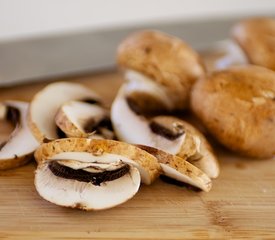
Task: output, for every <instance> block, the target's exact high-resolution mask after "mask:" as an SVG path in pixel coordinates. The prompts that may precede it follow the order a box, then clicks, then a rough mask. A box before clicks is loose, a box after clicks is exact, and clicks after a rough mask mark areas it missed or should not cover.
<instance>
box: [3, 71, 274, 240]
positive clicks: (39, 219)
mask: <svg viewBox="0 0 275 240" xmlns="http://www.w3.org/2000/svg"><path fill="white" fill-rule="evenodd" d="M58 80H64V79H58ZM65 80H66V81H74V82H81V83H83V84H85V85H87V86H88V87H90V88H92V89H94V90H95V91H97V92H98V93H99V94H100V95H102V96H103V98H104V99H105V100H106V102H107V103H109V104H110V103H111V101H112V99H113V98H114V96H115V94H116V91H117V89H118V87H119V86H120V84H121V83H122V80H121V77H120V76H119V75H118V74H116V73H111V72H110V73H104V74H96V75H90V76H83V77H75V78H71V79H65ZM45 85H46V83H38V84H28V85H24V86H20V87H14V88H7V89H0V101H3V100H6V99H17V100H27V101H29V100H30V99H31V98H32V96H33V94H34V93H35V92H37V91H38V90H39V89H41V88H42V87H44V86H45ZM0 124H1V123H0ZM1 128H2V130H3V128H4V125H3V124H2V125H1V127H0V130H1ZM3 135H4V132H3V134H2V135H1V134H0V136H3ZM216 150H217V153H218V157H219V160H220V163H221V167H222V171H221V175H220V177H219V178H218V179H216V180H214V186H213V189H212V190H211V191H210V192H209V193H204V192H194V191H192V190H190V189H187V188H185V187H179V186H174V185H170V184H168V183H165V182H163V181H161V180H157V181H156V182H155V183H153V184H152V185H151V186H144V185H142V186H141V188H140V191H139V192H138V194H137V195H136V196H135V197H134V198H133V199H131V200H130V201H128V202H126V203H125V204H122V205H121V206H118V207H116V208H113V209H109V210H105V211H98V212H83V211H80V210H73V209H67V208H62V207H58V206H55V205H53V204H51V203H48V202H47V201H45V200H43V199H42V198H41V197H39V196H38V194H37V192H36V190H35V188H34V184H33V177H34V171H35V167H36V166H35V163H34V162H32V163H30V164H28V165H26V166H23V167H20V168H17V169H13V170H8V171H1V172H0V219H1V220H0V239H232V238H234V239H241V238H247V239H251V238H252V239H253V238H254V239H274V238H275V201H274V199H275V174H274V171H275V161H274V160H261V161H256V160H250V159H241V158H239V157H237V156H235V155H233V154H231V153H229V152H226V151H224V150H221V149H216Z"/></svg>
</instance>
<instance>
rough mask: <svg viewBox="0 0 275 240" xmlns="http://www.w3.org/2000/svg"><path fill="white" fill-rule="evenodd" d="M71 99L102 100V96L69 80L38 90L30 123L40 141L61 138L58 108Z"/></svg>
mask: <svg viewBox="0 0 275 240" xmlns="http://www.w3.org/2000/svg"><path fill="white" fill-rule="evenodd" d="M71 100H82V101H87V102H100V98H99V97H98V96H97V94H95V93H94V92H93V91H91V90H90V89H88V88H87V87H85V86H83V85H80V84H77V83H69V82H57V83H52V84H49V85H48V86H47V87H45V88H44V89H42V90H41V91H40V92H38V93H37V94H36V95H35V96H34V98H33V99H32V101H31V104H30V110H29V115H28V124H29V126H30V128H31V130H32V132H33V134H34V136H35V137H36V139H37V140H38V141H39V142H41V143H42V142H48V141H51V140H54V139H57V138H59V136H58V128H57V126H56V124H55V115H56V113H57V111H58V109H59V108H60V107H61V106H62V105H63V104H64V103H66V102H68V101H71Z"/></svg>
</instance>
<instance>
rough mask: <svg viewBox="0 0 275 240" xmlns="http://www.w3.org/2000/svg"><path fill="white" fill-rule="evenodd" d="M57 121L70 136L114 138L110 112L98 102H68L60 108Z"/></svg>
mask: <svg viewBox="0 0 275 240" xmlns="http://www.w3.org/2000/svg"><path fill="white" fill-rule="evenodd" d="M55 122H56V125H57V126H58V127H59V128H60V129H61V130H62V131H63V132H64V133H65V134H66V135H67V136H68V137H90V138H107V139H113V138H114V133H113V130H112V124H111V121H110V119H109V114H108V112H107V110H106V109H104V108H103V107H101V106H99V105H97V104H90V103H86V102H80V101H70V102H67V103H65V104H63V105H62V106H61V107H60V109H59V110H58V112H57V115H56V117H55Z"/></svg>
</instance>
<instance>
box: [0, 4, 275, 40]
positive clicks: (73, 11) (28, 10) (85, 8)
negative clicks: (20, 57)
mask: <svg viewBox="0 0 275 240" xmlns="http://www.w3.org/2000/svg"><path fill="white" fill-rule="evenodd" d="M265 13H273V14H274V13H275V1H274V0H135V1H134V0H0V41H6V40H9V39H14V38H18V37H19V38H24V37H32V36H37V35H41V34H42V35H44V34H57V33H60V32H68V31H76V30H85V29H96V28H102V27H113V26H121V25H129V24H130V25H133V24H136V23H142V22H152V21H158V20H161V21H172V20H176V19H194V18H204V17H215V16H234V15H238V16H240V15H251V14H257V15H259V14H265Z"/></svg>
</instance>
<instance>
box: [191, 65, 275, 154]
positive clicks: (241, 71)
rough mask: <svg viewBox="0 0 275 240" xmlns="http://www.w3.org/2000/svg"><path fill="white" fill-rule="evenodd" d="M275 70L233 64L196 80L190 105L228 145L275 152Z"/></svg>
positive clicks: (235, 148)
mask: <svg viewBox="0 0 275 240" xmlns="http://www.w3.org/2000/svg"><path fill="white" fill-rule="evenodd" d="M274 100H275V73H274V71H272V70H269V69H267V68H263V67H259V66H252V65H248V66H242V67H232V68H229V69H227V70H223V71H217V72H214V73H212V74H210V75H209V76H207V77H205V78H202V79H201V80H199V81H198V82H197V83H196V84H195V86H194V88H193V91H192V96H191V107H192V110H193V112H194V113H195V114H196V115H197V116H198V118H199V119H200V120H201V121H202V123H203V124H204V126H205V127H206V128H207V129H208V131H209V132H210V133H211V134H212V135H213V136H214V137H215V138H216V139H217V140H218V141H219V142H220V143H222V144H223V145H224V146H226V147H227V148H229V149H231V150H233V151H235V152H237V153H240V154H242V155H245V156H249V157H256V158H268V157H272V156H274V154H275V127H274V122H275V117H274V116H275V101H274Z"/></svg>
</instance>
